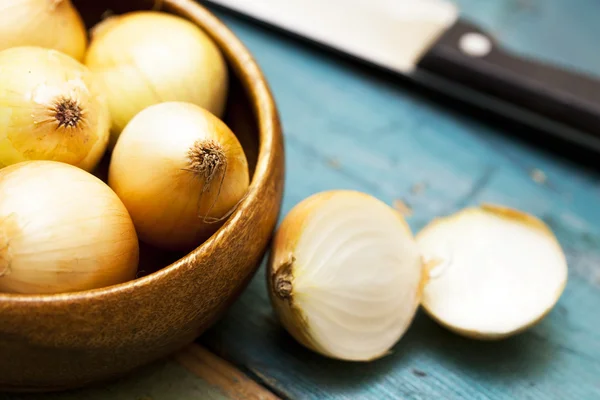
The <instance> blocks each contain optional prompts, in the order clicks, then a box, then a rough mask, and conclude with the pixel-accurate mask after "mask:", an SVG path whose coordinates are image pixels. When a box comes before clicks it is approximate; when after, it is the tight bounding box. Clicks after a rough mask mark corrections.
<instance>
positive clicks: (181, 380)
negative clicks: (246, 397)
mask: <svg viewBox="0 0 600 400" xmlns="http://www.w3.org/2000/svg"><path fill="white" fill-rule="evenodd" d="M196 399H202V400H230V399H231V398H230V397H229V396H227V394H226V393H224V392H223V391H221V389H220V388H219V387H215V386H213V385H212V384H210V383H208V382H206V381H204V380H202V379H201V378H200V377H198V376H197V375H196V374H194V373H193V372H191V371H188V370H187V369H186V368H185V367H183V366H182V365H180V364H179V363H177V362H176V361H174V360H168V361H161V362H158V363H154V364H151V365H148V366H146V367H144V368H142V369H141V370H139V371H136V372H135V373H133V374H131V375H129V376H127V377H125V378H122V379H119V380H117V381H114V382H110V383H104V384H102V385H97V386H94V387H90V388H86V389H79V390H72V391H67V392H61V393H46V394H2V393H0V400H196Z"/></svg>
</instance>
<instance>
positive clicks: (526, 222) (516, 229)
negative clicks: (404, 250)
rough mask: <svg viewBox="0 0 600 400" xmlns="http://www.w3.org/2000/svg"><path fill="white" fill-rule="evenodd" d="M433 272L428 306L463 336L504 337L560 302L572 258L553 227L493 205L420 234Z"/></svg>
mask: <svg viewBox="0 0 600 400" xmlns="http://www.w3.org/2000/svg"><path fill="white" fill-rule="evenodd" d="M417 242H418V244H419V247H420V249H421V252H422V254H423V256H424V257H425V260H430V261H432V262H435V263H437V266H436V267H435V268H433V269H432V270H431V271H430V274H431V276H430V281H429V282H428V284H427V286H426V287H425V290H424V294H423V300H422V304H423V307H424V308H425V310H426V311H427V312H428V313H429V314H430V315H431V316H432V317H433V318H434V319H435V320H437V321H438V322H439V323H441V324H442V325H444V326H446V327H447V328H449V329H450V330H452V331H455V332H457V333H459V334H462V335H465V336H468V337H473V338H479V339H497V338H503V337H507V336H510V335H513V334H515V333H518V332H521V331H523V330H525V329H527V328H529V327H531V326H532V325H534V324H535V323H536V322H538V321H539V320H541V319H542V318H543V317H544V316H545V315H546V314H547V313H548V312H549V311H550V310H551V309H552V307H553V306H554V305H555V304H556V302H557V301H558V299H559V297H560V296H561V294H562V292H563V290H564V288H565V285H566V282H567V262H566V259H565V256H564V254H563V251H562V249H561V246H560V244H559V243H558V241H557V239H556V238H555V236H554V234H553V233H552V231H551V230H550V229H549V228H548V227H547V226H546V225H545V224H544V223H543V222H542V221H541V220H539V219H537V218H535V217H533V216H531V215H528V214H526V213H523V212H520V211H517V210H513V209H509V208H505V207H498V206H492V205H484V206H482V207H479V208H475V207H474V208H467V209H464V210H462V211H460V212H458V213H456V214H454V215H451V216H449V217H446V218H440V219H438V220H435V221H433V222H432V223H430V224H429V225H428V226H426V227H425V228H424V229H423V230H422V231H421V232H419V234H418V235H417Z"/></svg>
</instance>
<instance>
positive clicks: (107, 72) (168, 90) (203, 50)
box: [85, 11, 228, 148]
mask: <svg viewBox="0 0 600 400" xmlns="http://www.w3.org/2000/svg"><path fill="white" fill-rule="evenodd" d="M92 32H93V33H92V40H91V43H90V47H89V50H88V52H87V54H86V58H85V64H86V65H87V66H88V67H89V68H90V69H91V70H92V71H93V72H94V73H95V74H96V75H97V76H98V78H99V79H100V80H101V81H102V82H103V83H104V85H105V90H106V93H107V96H108V101H109V107H110V112H111V115H112V135H111V145H110V147H111V148H112V147H113V146H114V143H115V142H116V140H117V138H118V136H119V134H120V133H121V131H122V130H123V129H124V128H125V125H127V123H128V122H129V121H130V120H131V118H133V116H134V115H136V114H137V113H138V112H140V111H141V110H143V109H144V108H146V107H148V106H150V105H153V104H157V103H160V102H167V101H184V102H189V103H193V104H196V105H198V106H201V107H202V108H205V109H207V110H208V111H210V112H211V113H213V114H215V115H216V116H217V117H220V116H221V113H222V112H223V109H224V107H225V101H226V97H227V90H228V76H227V67H226V64H225V60H224V58H223V56H222V55H221V52H220V50H219V48H218V47H217V45H216V44H215V43H214V42H213V41H212V39H211V38H210V37H209V36H208V35H207V34H206V33H204V31H202V30H201V29H200V28H199V27H198V26H196V25H194V24H193V23H191V22H190V21H188V20H186V19H183V18H181V17H178V16H174V15H170V14H167V13H164V12H156V11H136V12H131V13H127V14H123V15H118V16H112V17H109V18H108V19H106V20H104V21H103V22H101V23H100V24H98V25H96V26H95V27H94V28H93V30H92Z"/></svg>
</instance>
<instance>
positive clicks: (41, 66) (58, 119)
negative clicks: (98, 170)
mask: <svg viewBox="0 0 600 400" xmlns="http://www.w3.org/2000/svg"><path fill="white" fill-rule="evenodd" d="M0 71H1V73H0V167H4V166H7V165H11V164H14V163H17V162H21V161H27V160H53V161H61V162H65V163H68V164H72V165H74V166H77V167H80V168H82V169H84V170H87V171H90V170H92V169H93V168H94V167H95V166H96V165H97V164H98V162H99V161H100V159H101V158H102V156H103V154H104V152H105V150H106V147H107V145H108V139H109V134H110V132H109V130H110V115H109V112H108V106H107V104H106V99H105V97H104V95H103V93H102V89H101V87H100V86H99V85H98V83H97V82H96V80H95V78H94V76H93V75H92V74H91V72H90V71H89V70H88V69H87V68H86V67H85V66H84V65H83V64H81V63H79V62H78V61H76V60H75V59H73V58H72V57H69V56H67V55H65V54H63V53H61V52H58V51H56V50H50V49H45V48H41V47H31V46H23V47H13V48H10V49H7V50H3V51H1V52H0Z"/></svg>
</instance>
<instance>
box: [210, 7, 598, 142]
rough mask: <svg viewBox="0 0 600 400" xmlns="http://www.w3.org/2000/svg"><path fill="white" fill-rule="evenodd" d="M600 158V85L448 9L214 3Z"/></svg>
mask: <svg viewBox="0 0 600 400" xmlns="http://www.w3.org/2000/svg"><path fill="white" fill-rule="evenodd" d="M206 3H208V4H214V5H217V6H220V7H223V8H225V9H229V10H232V11H234V12H236V13H239V14H243V15H246V16H248V17H250V18H252V19H254V20H257V21H261V22H262V23H265V24H268V25H271V26H273V27H276V28H279V29H281V30H283V31H287V32H290V33H292V34H294V35H295V36H300V37H303V38H305V39H308V40H309V41H312V42H315V43H319V44H320V45H322V46H325V47H329V48H331V49H334V50H336V51H338V52H341V53H345V54H347V55H350V56H352V57H353V58H354V59H359V60H362V61H364V62H366V63H368V64H370V65H374V66H377V67H380V68H383V69H385V70H388V71H391V72H393V73H398V74H401V75H403V76H405V77H408V78H409V79H412V80H415V81H417V82H418V83H420V84H424V85H426V86H428V87H429V88H432V89H434V90H437V91H441V92H444V93H445V94H447V95H450V96H452V97H457V98H460V99H461V100H465V101H467V102H469V103H472V104H474V105H476V106H478V107H482V108H485V109H488V110H490V111H492V112H495V113H498V114H501V115H503V116H507V117H509V118H512V119H515V120H517V121H519V122H522V123H525V124H527V125H530V126H533V127H535V128H538V129H541V130H542V131H543V132H546V133H550V134H552V135H554V136H555V137H556V138H560V139H561V140H566V141H567V142H569V143H571V144H576V145H577V146H580V147H582V148H585V149H586V150H592V151H595V152H600V80H598V78H596V77H592V76H589V75H586V74H584V73H581V72H578V71H575V70H574V69H572V68H571V69H569V68H565V67H561V66H557V65H551V64H548V63H545V62H542V61H539V60H534V59H531V58H527V57H525V56H522V55H519V54H515V53H513V52H511V51H509V50H507V49H506V48H503V47H502V45H501V44H500V43H498V42H497V41H496V40H495V39H494V38H493V37H492V36H491V35H490V34H488V33H487V32H485V31H484V30H483V29H481V28H480V27H479V26H477V24H476V23H474V22H473V21H469V20H468V19H465V18H464V17H463V16H462V15H461V13H460V11H459V10H458V8H457V7H456V6H455V5H454V4H453V3H451V2H449V1H446V0H327V1H324V0H210V1H206Z"/></svg>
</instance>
